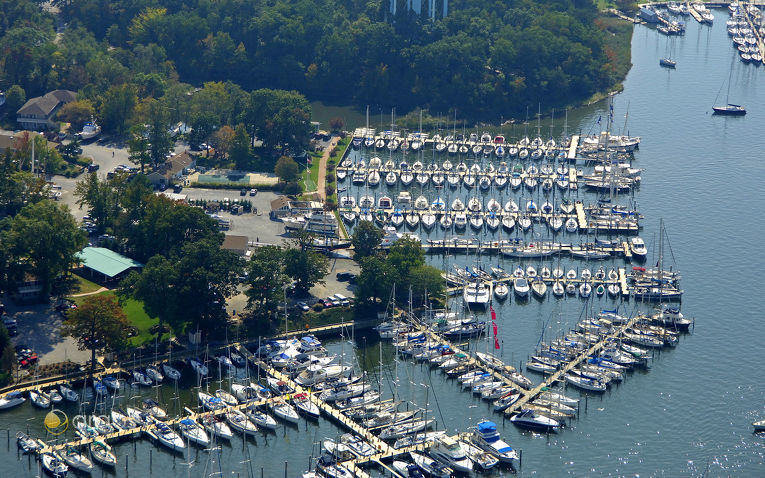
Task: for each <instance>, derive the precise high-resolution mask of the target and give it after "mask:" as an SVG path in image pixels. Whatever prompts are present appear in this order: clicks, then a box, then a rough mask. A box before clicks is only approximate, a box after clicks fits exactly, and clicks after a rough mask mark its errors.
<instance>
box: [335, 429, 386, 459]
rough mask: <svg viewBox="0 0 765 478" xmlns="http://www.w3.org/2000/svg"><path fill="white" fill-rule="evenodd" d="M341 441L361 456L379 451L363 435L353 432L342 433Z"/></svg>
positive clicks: (367, 455)
mask: <svg viewBox="0 0 765 478" xmlns="http://www.w3.org/2000/svg"><path fill="white" fill-rule="evenodd" d="M340 443H342V444H344V445H345V446H347V447H348V448H349V449H350V450H351V451H352V452H353V453H355V454H356V455H357V456H359V457H369V456H372V455H375V454H377V453H378V451H377V449H375V447H373V446H372V445H370V444H369V443H367V442H366V441H364V440H363V439H362V438H361V437H359V436H357V435H354V434H352V433H344V434H343V435H341V436H340Z"/></svg>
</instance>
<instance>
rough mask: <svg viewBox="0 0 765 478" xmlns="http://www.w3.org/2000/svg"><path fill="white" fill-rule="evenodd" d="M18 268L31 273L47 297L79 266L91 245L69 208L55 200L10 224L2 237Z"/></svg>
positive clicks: (36, 206)
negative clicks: (61, 278)
mask: <svg viewBox="0 0 765 478" xmlns="http://www.w3.org/2000/svg"><path fill="white" fill-rule="evenodd" d="M0 243H2V244H5V246H6V247H7V248H8V249H7V250H8V251H9V253H10V256H11V258H12V261H11V263H12V264H13V267H14V268H20V269H21V270H23V271H25V272H31V273H32V274H34V275H35V276H36V277H37V278H38V280H40V282H41V283H42V295H43V297H47V296H48V295H49V294H50V292H51V290H52V287H53V283H54V280H55V279H56V278H57V277H58V276H59V275H61V274H63V273H65V272H67V271H68V270H69V269H71V268H72V266H73V265H74V264H75V263H76V262H77V259H76V257H75V254H76V253H77V252H79V251H80V250H81V249H82V248H83V247H85V245H86V244H87V243H88V241H87V237H86V236H85V233H84V232H83V231H82V230H81V229H80V228H79V227H78V226H77V223H76V222H75V220H74V217H72V214H71V213H70V212H69V208H68V207H67V206H65V205H59V204H57V203H55V202H53V201H51V200H48V199H46V200H42V201H40V202H37V203H34V204H28V205H26V206H24V208H23V209H22V210H21V211H20V212H19V213H18V214H17V215H16V216H15V217H14V218H12V219H11V220H10V226H9V227H8V229H7V230H5V231H4V232H3V233H2V236H0Z"/></svg>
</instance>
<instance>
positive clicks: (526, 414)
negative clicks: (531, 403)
mask: <svg viewBox="0 0 765 478" xmlns="http://www.w3.org/2000/svg"><path fill="white" fill-rule="evenodd" d="M510 421H511V422H513V424H515V425H517V426H519V427H523V428H532V429H535V430H544V431H556V430H557V429H558V428H560V423H559V422H558V421H557V420H553V419H552V418H550V417H546V416H544V415H538V414H536V413H535V412H534V410H529V409H524V410H521V412H520V413H518V414H516V415H513V417H512V418H510Z"/></svg>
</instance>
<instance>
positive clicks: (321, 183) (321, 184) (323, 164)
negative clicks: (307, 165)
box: [316, 136, 340, 201]
mask: <svg viewBox="0 0 765 478" xmlns="http://www.w3.org/2000/svg"><path fill="white" fill-rule="evenodd" d="M338 141H340V137H339V136H333V137H332V140H331V141H330V142H329V146H327V147H326V148H324V154H322V155H321V160H319V180H318V181H317V184H316V192H318V193H319V197H320V198H321V200H322V201H326V200H327V159H329V155H330V153H331V152H332V150H333V149H334V148H335V147H336V146H337V142H338Z"/></svg>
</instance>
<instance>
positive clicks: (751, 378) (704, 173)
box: [0, 10, 765, 477]
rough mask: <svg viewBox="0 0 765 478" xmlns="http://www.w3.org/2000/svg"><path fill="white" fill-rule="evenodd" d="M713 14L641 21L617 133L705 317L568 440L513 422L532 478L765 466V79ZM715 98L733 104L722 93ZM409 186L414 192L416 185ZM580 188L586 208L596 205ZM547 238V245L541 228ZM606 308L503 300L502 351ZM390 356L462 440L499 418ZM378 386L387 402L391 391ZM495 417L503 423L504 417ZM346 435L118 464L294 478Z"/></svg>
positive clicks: (16, 470) (359, 354) (366, 346)
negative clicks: (764, 213)
mask: <svg viewBox="0 0 765 478" xmlns="http://www.w3.org/2000/svg"><path fill="white" fill-rule="evenodd" d="M715 14H716V16H717V19H716V22H715V25H714V26H713V27H711V28H710V27H701V26H699V25H698V24H697V23H695V21H693V20H692V19H691V20H690V21H689V22H688V31H687V33H686V35H685V37H682V38H677V39H674V40H671V39H668V38H667V37H663V36H661V35H659V34H657V33H656V32H655V31H654V30H651V29H649V28H646V27H642V26H637V27H636V28H635V33H634V36H633V51H632V61H633V63H634V67H633V69H632V71H631V72H630V74H629V76H628V78H627V79H626V81H625V83H624V85H625V91H624V93H622V94H620V95H618V96H617V97H616V98H615V101H614V109H615V112H616V117H615V123H616V127H615V129H616V130H617V131H619V130H621V129H622V127H623V124H624V114H625V113H626V112H629V119H628V121H627V123H626V126H625V132H626V130H629V132H630V133H631V134H637V135H640V136H642V138H643V142H642V143H641V148H640V151H639V152H638V153H637V154H636V161H635V165H636V166H638V167H641V168H645V171H644V173H643V174H642V177H643V181H642V185H641V187H640V190H639V191H638V192H637V193H636V194H635V200H636V201H637V202H638V204H639V206H640V210H641V212H642V213H643V214H644V215H645V216H646V219H645V220H644V221H643V225H644V229H643V231H642V232H641V236H642V237H643V238H644V239H645V240H646V242H647V243H648V244H649V245H650V244H651V243H652V240H654V239H653V238H656V237H657V235H658V225H659V219H660V218H663V219H664V222H665V224H666V226H667V231H668V234H669V240H670V241H669V243H670V244H671V253H670V252H669V251H668V253H667V255H666V256H665V258H666V260H667V261H671V260H672V259H673V258H674V263H675V264H676V266H677V267H678V268H679V269H680V270H681V272H682V275H683V279H682V282H681V285H682V288H683V289H684V290H685V295H684V297H683V304H682V307H683V312H684V313H685V314H686V315H691V316H695V317H696V318H697V326H696V328H695V332H694V334H693V335H689V336H686V337H684V338H683V339H682V340H681V343H680V345H679V346H678V347H677V348H676V349H674V350H670V351H664V352H662V353H661V355H660V356H659V357H657V360H656V361H655V363H654V367H653V368H652V369H651V370H650V371H649V372H637V373H632V374H631V375H629V376H628V377H627V379H626V380H625V382H624V383H623V384H621V385H618V386H616V387H613V388H612V389H611V390H610V391H609V392H607V393H606V394H605V395H604V396H603V397H602V398H599V397H598V398H590V399H589V401H588V404H587V411H586V412H585V411H584V409H583V410H582V413H581V415H580V417H579V419H577V420H574V421H572V422H571V423H570V425H569V426H568V427H567V428H566V429H565V430H563V431H562V432H561V433H559V434H558V435H553V436H550V437H546V436H543V435H535V434H531V433H526V432H519V431H518V430H517V429H515V428H514V427H513V426H511V425H510V423H509V422H506V424H505V425H504V428H503V435H504V437H505V439H506V440H507V441H508V442H510V443H511V444H513V445H514V446H515V447H517V448H520V449H522V450H523V469H522V472H521V474H522V475H528V476H532V475H533V476H545V477H547V476H562V475H567V474H568V475H573V476H599V475H616V476H626V475H631V476H634V475H641V476H702V475H706V476H762V474H763V470H765V466H764V465H763V461H764V459H763V454H764V453H765V438H763V437H760V436H756V435H754V434H752V432H751V421H752V420H754V419H759V418H762V417H763V416H765V409H764V408H765V407H764V406H763V405H765V382H763V380H762V371H761V363H762V360H763V359H764V358H765V355H764V354H765V352H763V350H764V349H763V347H762V345H761V337H763V336H764V335H765V325H763V321H762V320H761V319H762V314H761V306H760V304H761V301H760V300H759V296H758V295H759V293H762V291H761V288H760V287H759V286H758V285H757V284H758V281H757V279H756V277H757V274H758V273H759V272H760V268H761V266H762V264H763V263H765V257H764V256H765V253H764V252H763V249H762V248H761V247H760V245H759V244H760V242H761V235H762V227H761V226H760V225H759V221H758V220H757V218H756V217H753V216H752V214H753V213H755V214H756V211H758V210H759V209H760V203H761V197H760V195H759V193H760V192H761V191H762V190H763V188H762V180H761V176H762V173H763V169H765V166H763V159H765V153H763V151H765V136H763V134H762V132H763V126H762V125H763V124H765V91H763V82H764V81H765V71H764V70H763V68H761V67H760V68H757V67H754V66H749V65H744V64H742V63H740V62H739V61H738V60H737V59H734V61H732V58H733V56H734V52H733V49H732V47H731V46H730V41H729V40H728V37H727V35H726V32H725V22H724V20H725V17H726V16H727V15H724V14H723V11H722V10H719V11H715ZM668 42H674V44H670V43H668ZM670 48H671V50H672V51H673V54H672V56H673V57H674V58H675V59H676V60H677V62H678V67H677V70H674V71H667V70H664V69H661V68H660V67H659V65H658V60H659V58H660V57H662V56H664V55H666V54H667V52H668V51H670ZM731 66H732V68H733V72H732V75H731V78H732V81H731V83H732V87H731V102H737V103H741V104H744V105H746V106H747V108H748V110H749V113H748V114H747V116H746V117H744V118H723V117H713V116H712V115H711V114H710V112H711V106H712V104H713V103H714V102H715V97H716V96H717V95H718V92H719V91H720V90H721V86H722V85H723V83H724V81H726V80H727V78H728V72H729V71H730V68H731ZM720 96H721V97H720V99H719V100H718V101H719V102H722V101H723V100H724V96H725V88H723V89H722V93H721V94H720ZM606 114H607V113H606V111H605V105H599V106H597V107H593V108H589V109H586V110H579V111H576V112H572V113H571V114H570V115H569V125H570V130H571V131H582V132H583V133H587V132H589V131H596V130H597V129H599V127H597V126H596V124H595V123H596V120H597V118H598V117H599V116H602V117H603V118H605V115H606ZM335 115H336V113H334V112H333V113H332V114H331V115H329V116H335ZM349 123H350V122H349ZM556 123H558V125H559V126H560V124H559V122H558V121H557V120H556ZM532 126H533V125H532ZM516 128H520V127H516ZM532 130H533V128H532ZM532 130H530V131H529V133H532V132H533V131H532ZM548 131H549V130H548ZM521 132H522V131H521V130H520V129H519V135H520V133H521ZM544 133H545V131H544V130H543V135H544ZM383 157H384V156H383ZM384 159H385V158H384ZM348 182H350V181H348ZM412 191H413V196H414V197H416V195H417V193H415V191H416V188H412ZM378 194H379V193H378ZM430 194H431V195H433V193H430ZM535 194H536V193H535ZM579 194H580V199H584V200H585V201H587V200H588V199H592V198H593V196H592V195H586V194H584V193H583V192H580V193H579ZM496 196H497V197H498V196H499V193H497V194H496ZM505 197H507V194H506V193H505ZM431 199H433V197H431ZM434 231H436V232H437V231H439V230H438V228H436V229H435V230H434ZM537 232H538V233H539V234H540V235H541V236H542V237H546V234H547V232H546V230H539V231H537ZM434 234H435V232H434ZM467 234H470V232H468V233H467ZM651 252H655V248H651V250H650V251H649V253H651ZM430 260H431V262H432V263H433V264H434V265H439V266H441V265H444V264H447V265H451V264H452V263H457V264H473V263H476V262H478V261H480V262H481V263H483V264H484V265H489V264H493V263H497V262H500V261H501V260H500V259H499V258H497V257H492V256H484V257H481V258H474V257H469V258H468V257H465V256H457V257H450V258H446V259H444V258H442V257H435V256H434V257H431V258H430ZM649 260H650V259H649ZM503 264H504V266H505V267H506V268H509V267H511V266H512V264H511V263H510V262H506V263H503ZM567 264H568V263H567ZM571 264H572V265H573V264H575V263H571ZM603 264H604V265H606V267H610V266H611V265H618V264H620V262H619V261H614V262H605V263H603ZM582 265H583V264H582V263H579V266H580V267H582ZM744 286H746V287H744ZM548 295H549V294H548ZM611 305H614V304H613V302H610V301H608V300H606V299H594V300H593V301H592V303H585V302H583V301H581V300H580V299H567V300H562V301H558V300H555V299H549V298H548V299H547V300H545V301H544V302H539V301H536V300H531V301H529V302H527V303H525V304H517V303H516V301H515V299H511V300H508V301H507V302H506V303H505V304H504V305H500V306H497V312H498V315H499V318H498V321H499V333H500V338H501V341H502V345H503V346H502V350H501V354H502V356H503V357H504V358H505V359H506V360H507V361H508V362H510V363H513V364H517V363H518V362H519V361H522V360H525V358H526V356H527V355H528V354H529V353H530V352H532V351H533V349H534V347H535V345H536V344H537V342H538V340H539V338H540V336H541V335H542V334H543V330H544V331H545V334H546V335H552V334H558V333H560V332H561V331H563V330H566V329H567V328H568V327H570V326H571V325H572V324H574V323H575V322H576V321H577V320H578V319H579V317H580V316H581V315H582V314H583V313H585V312H586V311H588V310H590V309H593V310H597V309H599V308H601V307H606V306H609V307H610V306H611ZM633 308H634V304H633V303H628V304H626V310H627V311H632V310H633ZM353 345H354V344H353V343H352V342H351V341H337V342H335V343H333V344H331V345H330V347H331V348H332V350H333V351H334V352H335V353H345V354H346V356H348V357H349V358H350V357H354V358H355V360H356V361H357V363H358V364H360V365H361V366H362V367H364V368H365V369H367V370H369V371H370V373H371V374H372V376H373V377H375V379H376V377H377V376H378V374H379V373H380V370H379V367H378V365H377V364H378V362H379V360H380V355H381V353H380V348H379V346H378V342H377V341H376V339H374V338H373V337H367V338H364V337H359V336H357V337H356V340H355V345H356V346H358V348H355V349H354V348H353V347H352V346H353ZM479 347H485V345H479ZM391 355H392V352H391V349H390V347H389V345H387V344H383V346H382V361H383V363H384V367H383V370H382V376H383V378H385V379H386V380H387V381H388V382H389V381H390V379H392V378H393V377H394V376H395V375H396V368H397V369H398V383H399V389H398V390H399V394H400V395H401V396H402V397H403V398H412V399H414V400H415V401H417V402H418V403H419V404H425V403H426V402H427V403H428V404H429V408H430V410H431V411H430V412H429V413H431V414H433V416H435V418H436V420H437V421H438V427H439V428H444V427H445V428H446V429H448V430H450V431H457V430H459V431H462V430H465V428H466V427H467V426H468V425H469V424H471V423H474V422H475V421H476V420H478V419H479V418H482V417H490V416H492V415H491V412H490V411H489V409H488V408H487V405H486V404H485V403H482V402H480V401H479V400H476V399H474V398H473V397H472V396H471V395H470V394H469V393H463V392H458V391H457V390H458V389H457V386H456V384H454V383H453V382H450V381H448V380H447V379H446V378H445V377H444V376H443V375H441V374H439V373H437V372H432V373H431V372H429V369H428V368H422V367H421V366H420V365H412V364H410V363H407V362H401V363H399V364H398V367H396V366H395V364H394V362H393V361H392V357H391ZM532 378H533V379H535V380H536V379H538V377H535V376H533V375H532ZM383 389H384V390H385V393H386V395H387V396H390V394H391V390H390V387H389V386H388V385H384V386H383ZM173 395H174V392H173V390H172V389H170V388H165V389H163V390H162V392H161V396H160V398H161V399H162V400H163V401H165V402H166V403H173V401H172V400H171V397H172V396H173ZM181 395H182V396H185V397H186V398H185V399H183V401H184V402H185V401H187V399H188V397H189V396H190V392H189V391H188V390H187V389H186V390H182V391H181ZM571 395H576V393H575V392H571ZM434 396H435V398H434ZM583 408H584V407H583ZM69 412H70V415H72V414H74V413H76V410H69ZM1 417H2V418H1V421H0V428H7V429H9V430H11V435H13V433H14V432H15V431H16V430H19V429H21V430H26V429H29V430H30V431H31V432H33V433H40V432H41V427H42V425H41V419H42V414H41V413H39V412H36V411H33V410H32V409H31V407H30V406H29V405H28V404H26V405H24V406H22V407H21V408H19V409H16V410H11V411H8V412H5V413H3V414H2V416H1ZM493 418H494V419H495V420H497V421H498V422H500V423H501V418H500V416H498V415H494V417H493ZM336 435H338V429H337V428H336V427H335V426H334V425H333V424H332V423H330V422H328V421H326V420H324V419H321V420H319V421H316V422H309V423H307V422H305V421H303V422H301V424H300V425H299V426H288V427H283V428H280V429H279V430H277V432H276V433H270V434H263V435H260V436H258V437H257V438H256V439H255V440H249V439H248V440H247V442H243V441H242V439H241V438H239V437H236V438H235V439H234V440H232V442H231V443H230V444H224V445H223V446H222V447H221V454H222V464H221V465H220V468H218V466H219V465H218V461H220V460H219V457H218V455H217V454H213V457H214V460H210V459H208V453H207V452H204V451H198V450H196V449H194V451H193V452H192V453H191V454H190V456H185V455H177V456H172V455H170V454H169V453H167V452H165V451H163V450H159V449H157V448H155V447H154V446H153V445H151V444H150V443H149V442H147V441H136V442H129V443H124V444H119V445H116V446H115V449H116V452H117V455H118V458H119V460H120V464H119V465H118V467H117V470H116V472H115V473H109V474H114V475H116V476H126V475H128V473H126V471H125V462H126V461H127V462H128V467H129V476H148V475H149V474H152V475H156V476H163V475H164V476H187V475H190V476H207V474H208V473H209V472H210V471H211V470H218V469H221V470H222V471H223V475H225V476H261V468H262V473H263V476H266V477H278V476H284V462H285V461H288V462H289V465H288V476H297V475H298V473H299V472H300V471H302V470H304V469H305V468H306V467H307V463H308V458H309V456H310V455H311V453H312V449H313V450H315V447H314V446H313V444H314V443H316V442H317V441H319V440H321V439H323V438H325V437H334V436H336ZM4 441H5V440H4V437H2V434H0V455H5V456H4V457H3V459H2V460H0V476H3V477H5V476H35V475H36V473H37V467H36V465H35V464H34V462H30V461H29V459H28V458H27V457H20V458H17V456H18V455H17V453H16V451H15V445H14V444H13V443H10V445H9V446H8V447H6V444H5V443H4ZM150 450H153V451H151V460H150V459H149V456H150ZM314 453H315V451H314ZM211 461H215V463H212V462H211ZM189 462H193V465H192V466H191V467H189V465H188V463H189ZM30 463H31V464H30ZM150 465H151V466H150ZM101 473H102V472H101V471H100V470H99V472H98V473H97V474H96V476H98V475H99V474H101ZM248 473H252V474H251V475H249V474H248ZM505 474H506V473H505Z"/></svg>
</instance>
